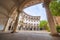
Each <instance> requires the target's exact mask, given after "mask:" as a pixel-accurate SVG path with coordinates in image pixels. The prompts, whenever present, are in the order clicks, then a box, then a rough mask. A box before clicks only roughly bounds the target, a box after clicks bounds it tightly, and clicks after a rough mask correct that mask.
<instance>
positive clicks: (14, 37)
mask: <svg viewBox="0 0 60 40" xmlns="http://www.w3.org/2000/svg"><path fill="white" fill-rule="evenodd" d="M0 40H60V37H56V36H51V35H50V33H49V32H45V31H20V32H19V33H7V32H4V33H2V32H1V33H0Z"/></svg>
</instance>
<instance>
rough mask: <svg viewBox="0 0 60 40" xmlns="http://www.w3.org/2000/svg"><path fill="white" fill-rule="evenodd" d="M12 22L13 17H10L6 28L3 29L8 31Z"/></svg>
mask: <svg viewBox="0 0 60 40" xmlns="http://www.w3.org/2000/svg"><path fill="white" fill-rule="evenodd" d="M11 22H12V19H11V18H9V19H8V21H7V23H6V25H5V27H4V29H3V31H8V28H9V26H10V23H11Z"/></svg>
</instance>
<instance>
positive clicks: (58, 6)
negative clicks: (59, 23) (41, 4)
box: [49, 0, 60, 16]
mask: <svg viewBox="0 0 60 40" xmlns="http://www.w3.org/2000/svg"><path fill="white" fill-rule="evenodd" d="M49 7H50V10H51V13H52V15H53V16H60V1H58V0H55V1H52V2H51V3H50V5H49Z"/></svg>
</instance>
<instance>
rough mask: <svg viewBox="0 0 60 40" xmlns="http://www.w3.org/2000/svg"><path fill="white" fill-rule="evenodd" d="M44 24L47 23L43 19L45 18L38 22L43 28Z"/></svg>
mask: <svg viewBox="0 0 60 40" xmlns="http://www.w3.org/2000/svg"><path fill="white" fill-rule="evenodd" d="M45 25H47V21H45V20H42V21H40V23H39V27H40V28H43V27H44V26H45Z"/></svg>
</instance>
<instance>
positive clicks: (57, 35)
mask: <svg viewBox="0 0 60 40" xmlns="http://www.w3.org/2000/svg"><path fill="white" fill-rule="evenodd" d="M50 35H51V36H56V37H60V35H59V34H58V33H56V34H50Z"/></svg>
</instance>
